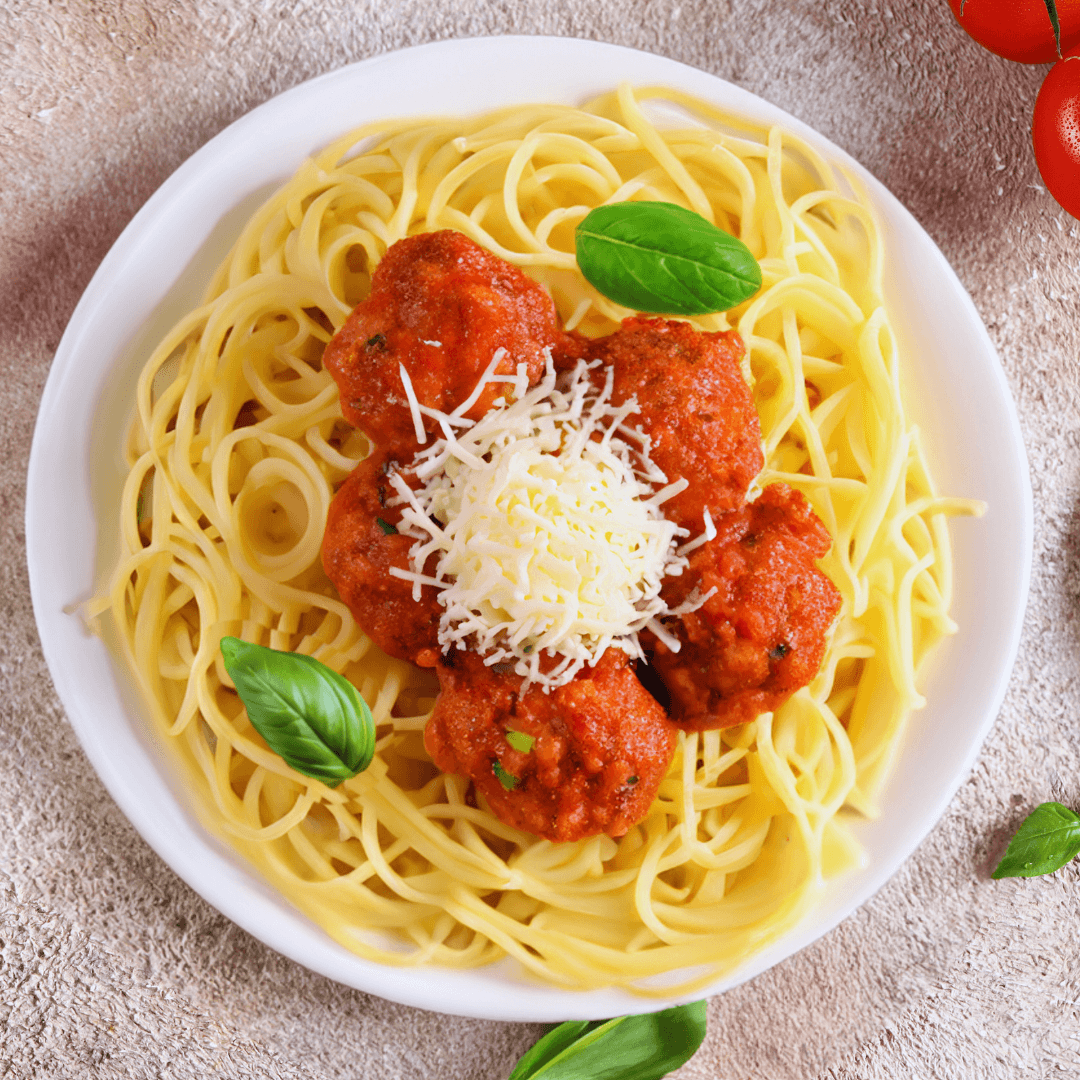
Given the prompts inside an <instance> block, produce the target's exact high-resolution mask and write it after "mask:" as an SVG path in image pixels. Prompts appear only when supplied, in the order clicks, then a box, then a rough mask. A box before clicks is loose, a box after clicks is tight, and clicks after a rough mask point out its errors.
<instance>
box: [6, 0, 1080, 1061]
mask: <svg viewBox="0 0 1080 1080" xmlns="http://www.w3.org/2000/svg"><path fill="white" fill-rule="evenodd" d="M501 33H519V34H553V35H563V36H571V37H590V38H597V39H601V40H605V41H611V42H615V43H617V44H622V45H628V46H633V47H637V48H642V49H646V50H649V51H652V52H658V53H662V54H665V55H668V56H671V57H673V58H675V59H678V60H681V61H684V62H686V63H689V64H693V65H695V66H697V67H701V68H703V69H705V70H707V71H711V72H713V73H715V74H717V75H719V76H721V77H723V78H726V79H728V80H730V81H732V82H735V83H737V84H738V85H740V86H742V87H745V88H746V89H747V90H750V91H752V92H754V93H756V94H759V95H761V96H762V97H764V98H766V99H768V100H769V101H772V102H774V103H775V104H777V105H779V106H780V107H782V108H784V109H787V110H788V111H789V112H791V113H793V114H794V115H796V116H798V117H799V118H800V119H802V120H804V121H806V122H807V123H808V124H810V125H811V126H813V127H815V128H816V129H817V130H819V131H820V132H822V133H823V134H824V135H826V136H827V137H829V138H830V139H832V140H834V141H835V142H836V143H838V144H839V145H840V146H842V147H843V148H844V149H846V150H848V151H849V152H850V153H851V154H853V155H854V157H856V158H857V159H859V160H860V161H861V162H862V163H863V164H864V165H866V166H867V167H868V168H869V169H870V170H871V171H872V172H874V173H875V174H876V175H877V176H878V177H879V178H880V179H881V180H882V181H883V182H884V183H885V184H886V185H887V186H888V187H889V188H891V189H892V191H893V192H895V194H896V195H897V196H898V197H899V198H900V199H901V201H902V202H904V203H905V204H906V205H907V206H908V207H909V208H910V209H911V211H912V212H913V213H914V214H915V216H916V217H917V218H918V219H919V221H920V222H921V223H922V224H923V226H924V227H925V228H926V229H927V231H928V232H929V233H930V235H931V236H932V237H933V238H934V240H935V241H936V242H937V243H938V245H939V246H940V247H941V248H942V250H943V251H944V253H945V255H946V257H947V258H948V259H949V261H950V262H951V263H952V265H953V266H954V267H955V268H956V271H957V273H958V274H959V276H960V278H961V280H962V281H963V283H964V285H965V286H966V287H967V289H968V290H969V291H970V293H971V295H972V297H973V298H974V300H975V303H976V306H977V307H978V309H979V311H980V312H981V314H982V317H983V319H984V320H985V322H986V325H987V327H988V328H989V331H990V334H991V337H992V338H993V340H994V342H995V344H996V346H997V348H998V351H999V353H1000V355H1001V360H1002V363H1003V365H1004V367H1005V370H1006V373H1007V375H1008V379H1009V382H1010V385H1011V387H1012V391H1013V394H1014V397H1015V400H1016V402H1017V406H1018V409H1019V414H1020V421H1021V426H1022V429H1023V433H1024V438H1025V441H1026V445H1027V451H1028V455H1029V458H1030V464H1031V477H1032V484H1033V488H1034V496H1035V552H1034V572H1033V578H1032V592H1031V599H1030V603H1029V607H1028V611H1027V616H1026V621H1025V627H1024V636H1023V641H1022V645H1021V651H1020V656H1019V659H1018V661H1017V664H1016V668H1015V670H1014V672H1013V677H1012V682H1011V684H1010V688H1009V692H1008V696H1007V698H1006V701H1005V704H1004V706H1003V708H1002V711H1001V714H1000V716H999V718H998V720H997V723H996V725H995V727H994V729H993V731H992V732H991V734H990V737H989V739H988V740H987V743H986V746H985V747H984V749H983V752H982V754H981V756H980V758H979V760H978V762H977V764H976V766H975V768H974V769H973V771H972V772H971V774H970V776H969V777H968V778H967V780H966V782H965V783H964V784H963V786H962V787H961V790H960V791H959V793H958V794H957V796H956V798H955V799H954V800H953V802H952V804H951V806H950V808H949V810H948V812H947V813H946V815H945V817H944V818H943V819H942V821H941V822H940V824H939V825H938V826H937V828H936V829H935V830H934V831H933V832H932V833H931V835H930V836H929V837H928V839H927V840H926V841H925V842H924V843H923V844H922V846H921V847H920V848H919V850H918V852H917V853H916V854H915V856H913V857H912V858H911V859H910V860H909V861H908V862H907V863H906V864H905V866H904V867H903V868H902V869H901V871H900V872H899V873H898V874H897V875H896V876H895V877H894V878H893V880H892V881H891V882H890V883H889V884H888V885H887V886H886V887H885V888H884V889H882V891H881V892H880V893H879V894H878V895H877V896H876V897H875V898H874V899H873V900H872V901H871V902H870V903H868V904H866V905H865V906H864V907H863V908H862V909H861V910H860V911H859V912H858V913H857V914H856V915H854V916H853V917H852V918H850V919H848V920H847V921H846V922H844V923H843V924H842V925H841V926H840V927H838V928H837V929H836V930H835V931H833V932H832V933H831V934H829V935H827V936H826V937H825V938H824V939H822V940H821V941H820V942H818V943H817V944H816V945H814V946H812V947H811V948H809V949H806V950H804V951H803V952H802V953H800V954H799V955H797V956H795V957H793V958H792V959H790V960H788V961H786V962H785V963H783V964H781V965H779V966H777V967H776V968H774V969H772V970H771V971H769V972H767V973H766V974H765V975H762V976H760V977H759V978H757V979H755V980H753V981H752V982H751V983H749V984H747V985H745V986H743V987H740V988H738V989H737V990H734V991H732V992H730V993H728V994H725V995H723V996H721V997H719V998H716V999H714V1000H713V1002H712V1003H711V1013H710V1018H711V1023H710V1034H709V1037H708V1039H707V1041H706V1043H705V1045H704V1046H703V1048H702V1050H701V1051H700V1053H699V1054H698V1055H697V1056H696V1057H695V1058H694V1059H693V1060H692V1061H691V1062H690V1063H689V1064H688V1065H686V1066H685V1067H684V1068H683V1069H682V1070H681V1071H680V1073H679V1075H680V1076H681V1077H701V1078H704V1077H710V1078H716V1080H744V1078H746V1077H753V1078H754V1080H814V1078H821V1080H824V1078H826V1077H828V1078H831V1080H856V1078H858V1080H879V1078H880V1080H886V1078H887V1080H901V1078H903V1080H907V1078H909V1077H914V1076H918V1077H938V1076H941V1077H949V1078H950V1080H955V1078H967V1077H971V1078H976V1077H977V1078H980V1080H981V1078H987V1077H994V1078H997V1077H1001V1078H1003V1080H1004V1078H1009V1080H1012V1078H1014V1077H1021V1076H1022V1077H1028V1076H1030V1077H1039V1078H1043V1077H1075V1076H1080V1041H1078V1037H1080V1036H1078V1033H1080V954H1078V952H1077V950H1076V947H1075V942H1076V941H1077V940H1080V890H1078V884H1080V871H1078V869H1077V866H1076V864H1073V865H1072V866H1071V867H1069V868H1067V869H1066V870H1064V871H1061V872H1059V873H1058V874H1056V875H1054V876H1053V877H1049V878H1041V879H1031V880H1026V881H1024V880H1015V881H1004V882H992V881H990V879H989V870H990V868H991V866H992V865H993V862H994V860H995V857H996V855H997V854H999V853H1000V851H1001V850H1002V847H1003V844H1004V842H1005V839H1006V838H1007V836H1008V835H1010V834H1011V832H1012V831H1013V830H1014V829H1015V827H1016V826H1017V825H1018V824H1019V822H1020V820H1022V818H1023V816H1024V815H1025V813H1026V812H1027V811H1029V810H1030V809H1031V808H1032V807H1033V806H1035V805H1036V804H1038V803H1039V802H1042V801H1044V800H1046V799H1049V798H1058V799H1060V800H1061V801H1063V802H1066V803H1068V804H1070V805H1072V806H1074V807H1076V806H1077V805H1080V769H1078V762H1080V725H1078V723H1077V717H1080V678H1078V675H1080V620H1078V619H1077V618H1076V613H1077V602H1078V594H1080V538H1078V529H1080V519H1078V505H1080V376H1078V372H1080V355H1078V354H1080V348H1078V343H1080V333H1078V328H1080V223H1078V222H1076V221H1074V220H1073V219H1072V218H1070V217H1069V216H1068V215H1066V214H1065V213H1064V211H1062V210H1060V208H1059V207H1058V206H1057V205H1056V204H1055V203H1054V202H1053V200H1052V199H1051V198H1050V197H1049V196H1048V195H1047V194H1046V192H1045V190H1044V189H1043V187H1042V185H1041V184H1040V183H1039V176H1038V173H1037V170H1036V168H1035V164H1034V161H1033V158H1032V154H1031V148H1030V117H1031V111H1032V107H1033V105H1034V101H1035V96H1036V93H1037V92H1038V87H1039V84H1040V81H1041V78H1042V76H1043V72H1044V70H1045V69H1044V68H1039V67H1024V66H1021V65H1016V64H1010V63H1008V62H1006V61H1004V60H1000V59H998V58H997V57H994V56H992V55H990V54H989V53H987V52H985V51H983V50H982V49H980V48H979V47H978V46H976V45H975V44H974V43H973V42H971V41H970V40H969V39H968V38H967V37H966V35H964V34H963V33H962V32H961V31H960V30H959V29H958V28H957V27H956V25H955V23H954V22H953V19H952V16H951V14H950V13H949V10H948V5H947V3H946V2H945V0H910V2H908V3H905V4H901V3H890V2H889V0H849V2H846V3H841V2H839V0H783V2H780V0H773V2H771V3H770V2H768V0H713V2H709V3H701V2H698V0H682V2H681V3H680V2H679V0H662V2H661V0H604V2H601V0H574V2H571V0H519V2H518V3H515V4H507V3H504V2H501V0H457V2H456V3H453V4H445V5H434V4H428V3H423V2H421V0H355V2H351V3H350V2H346V0H322V2H306V0H297V2H293V3H287V2H285V0H263V2H260V3H249V2H247V0H178V2H173V3H170V2H168V0H100V2H98V3H96V4H93V5H83V4H57V3H49V2H47V0H14V3H12V4H8V5H7V6H6V8H5V10H4V11H2V12H0V163H2V165H3V169H2V171H0V342H2V343H3V347H2V349H0V369H2V371H3V378H2V380H0V442H2V445H3V446H4V447H5V448H6V451H7V452H6V453H5V455H4V457H3V459H2V460H0V1075H5V1076H12V1077H16V1078H23V1077H26V1078H30V1077H34V1078H43V1077H82V1076H95V1077H107V1078H108V1077H118V1078H120V1077H122V1078H129V1077H144V1076H145V1077H157V1076H168V1077H170V1078H174V1077H175V1078H186V1077H202V1076H207V1075H215V1076H221V1077H227V1078H230V1080H231V1078H234V1077H236V1078H239V1077H249V1076H250V1077H289V1078H293V1077H297V1078H300V1077H303V1078H318V1080H331V1078H334V1080H336V1078H344V1077H354V1076H364V1077H366V1078H370V1080H380V1078H383V1077H385V1078H398V1077H416V1078H427V1077H434V1076H439V1077H443V1078H458V1077H460V1078H462V1080H466V1078H467V1080H503V1078H504V1077H505V1076H506V1075H507V1074H508V1073H509V1071H510V1068H511V1066H512V1063H513V1062H514V1061H515V1060H516V1058H517V1056H518V1055H519V1054H520V1053H521V1052H522V1051H523V1050H524V1049H525V1048H526V1047H527V1046H528V1045H529V1044H530V1043H531V1041H532V1040H533V1039H534V1038H535V1037H536V1034H537V1031H538V1029H537V1028H535V1027H532V1026H529V1025H510V1024H496V1023H488V1022H483V1021H475V1020H464V1019H457V1018H449V1017H443V1016H438V1015H435V1014H432V1013H426V1012H422V1011H419V1010H415V1009H410V1008H406V1007H404V1006H399V1005H395V1004H392V1003H389V1002H386V1001H382V1000H380V999H377V998H374V997H371V996H368V995H366V994H363V993H360V992H357V991H354V990H350V989H347V988H345V987H342V986H338V985H336V984H334V983H332V982H330V981H328V980H327V979H325V978H322V977H321V976H317V975H313V974H311V973H310V972H308V971H306V970H304V969H303V968H300V967H298V966H297V965H295V964H293V963H292V962H291V961H288V960H286V959H284V958H282V957H280V956H278V955H277V954H275V953H273V952H271V951H270V950H269V949H267V948H266V947H264V946H263V945H261V944H260V943H259V942H257V941H255V940H254V939H252V938H251V937H249V936H248V935H247V934H246V933H244V932H243V931H242V930H240V929H238V928H237V927H236V926H234V925H232V924H231V923H229V922H228V921H227V920H225V919H224V918H223V917H222V916H220V915H219V914H218V913H217V912H216V911H214V910H213V909H212V908H210V907H209V906H208V905H207V904H206V903H204V902H203V901H202V900H201V899H200V898H199V897H198V896H197V895H195V893H193V892H192V891H191V890H190V889H189V888H188V887H187V886H186V885H185V884H183V883H182V882H181V881H179V880H178V879H177V878H176V877H175V875H174V874H173V873H172V872H171V871H170V870H169V869H168V868H167V867H166V866H165V865H164V864H163V863H162V862H161V861H160V859H158V858H157V856H156V855H155V854H154V853H153V852H152V851H151V850H150V849H149V848H148V847H147V846H146V845H145V844H144V843H143V841H142V840H141V839H140V838H139V836H138V835H137V834H136V833H135V832H134V830H133V829H132V827H131V826H130V825H129V824H128V823H127V821H126V820H125V819H124V817H123V816H122V815H121V813H120V811H119V810H118V809H117V807H116V806H115V805H114V804H113V802H112V800H111V799H110V798H109V797H108V795H107V794H106V792H105V791H104V789H103V788H102V786H101V784H100V783H99V781H98V780H97V778H96V776H95V775H94V773H93V771H92V769H91V768H90V766H89V764H88V762H87V760H86V758H85V756H84V755H83V753H82V750H81V749H80V747H79V745H78V742H77V740H76V739H75V736H74V734H73V733H72V731H71V729H70V728H69V727H68V725H67V723H66V721H65V718H64V714H63V710H62V708H61V706H60V704H59V702H58V700H57V698H56V695H55V693H54V691H53V688H52V684H51V682H50V679H49V675H48V672H47V670H46V668H45V664H44V661H43V659H42V654H41V648H40V645H39V642H38V638H37V632H36V629H35V625H34V619H33V614H32V611H31V605H30V595H29V587H28V583H27V571H26V555H25V538H24V532H23V515H24V503H25V500H24V493H25V476H26V467H27V458H28V454H29V449H30V440H31V434H32V430H33V425H34V418H35V415H36V411H37V406H38V402H39V400H40V397H41V393H42V388H43V386H44V383H45V378H46V376H47V374H48V370H49V364H50V362H51V360H52V357H53V354H54V352H55V350H56V347H57V344H58V342H59V340H60V336H61V334H62V332H63V329H64V326H65V324H66V322H67V320H68V318H69V317H70V315H71V313H72V311H73V310H74V307H75V304H76V302H77V301H78V298H79V295H80V294H81V292H82V290H83V288H85V286H86V284H87V283H88V281H89V280H90V277H91V275H92V274H93V272H94V270H95V268H96V267H97V265H98V263H99V262H100V260H101V259H102V257H103V256H104V255H105V253H106V251H107V250H108V249H109V246H110V245H111V244H112V243H113V241H114V240H115V239H116V237H117V236H118V235H119V233H120V232H121V230H122V229H123V228H124V226H125V225H126V224H127V222H128V221H129V220H130V219H131V217H132V216H133V214H134V213H135V212H136V210H137V209H138V208H139V207H140V206H141V205H142V204H143V202H144V201H145V200H146V199H147V198H148V197H149V196H150V194H151V193H152V192H153V191H154V190H155V188H156V187H157V186H158V185H159V184H160V183H161V182H162V181H163V180H164V179H165V178H166V177H167V176H168V175H169V174H170V173H171V172H172V171H173V170H174V169H175V168H176V167H177V166H178V165H179V164H180V163H181V162H182V161H184V159H185V158H187V157H188V156H189V155H190V154H191V153H192V152H193V151H194V150H196V149H197V148H198V147H199V146H201V145H202V144H203V143H204V142H206V140H207V139H209V138H210V137H211V136H213V135H214V134H216V133H217V132H218V131H220V130H221V129H222V128H223V127H225V126H226V125H227V124H229V123H230V122H231V121H233V120H235V119H236V118H237V117H239V116H242V115H243V114H244V113H245V112H247V111H248V110H249V109H251V108H252V107H253V106H255V105H257V104H259V103H260V102H262V101H265V100H266V99H267V98H269V97H271V96H273V95H274V94H276V93H278V92H280V91H282V90H284V89H287V88H288V87H290V86H294V85H296V84H297V83H299V82H301V81H303V80H304V79H307V78H310V77H312V76H315V75H318V74H321V73H323V72H325V71H329V70H332V69H334V68H336V67H339V66H341V65H342V64H346V63H350V62H352V61H355V60H360V59H363V58H365V57H369V56H373V55H377V54H379V53H382V52H386V51H389V50H392V49H397V48H401V47H403V46H407V45H414V44H419V43H421V42H426V41H434V40H439V39H445V38H453V37H468V36H477V35H483V34H501Z"/></svg>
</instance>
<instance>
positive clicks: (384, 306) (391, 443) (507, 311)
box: [323, 230, 581, 458]
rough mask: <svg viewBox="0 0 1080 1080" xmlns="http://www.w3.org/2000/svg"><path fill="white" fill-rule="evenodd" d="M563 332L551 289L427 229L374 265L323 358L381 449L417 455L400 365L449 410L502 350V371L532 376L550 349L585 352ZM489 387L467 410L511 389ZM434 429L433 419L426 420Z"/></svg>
mask: <svg viewBox="0 0 1080 1080" xmlns="http://www.w3.org/2000/svg"><path fill="white" fill-rule="evenodd" d="M577 342H578V339H577V338H575V337H574V336H573V335H569V334H566V333H565V332H564V331H563V329H562V326H561V325H560V323H559V318H558V315H557V314H556V313H555V306H554V304H553V303H552V302H551V298H550V297H549V296H548V294H547V293H546V292H545V291H544V290H543V289H542V288H541V287H540V286H539V285H538V284H536V282H534V281H532V280H531V279H530V278H528V277H526V276H525V274H523V273H522V272H521V271H520V270H518V269H517V267H515V266H512V265H511V264H510V263H508V262H506V261H505V260H504V259H500V258H499V257H498V256H496V255H492V254H491V253H490V252H488V251H485V250H484V249H483V248H482V247H480V246H479V245H478V244H475V243H473V241H472V240H470V239H469V238H468V237H467V236H465V235H463V234H462V233H459V232H453V231H450V230H446V231H443V232H434V233H421V234H420V235H418V236H410V237H407V238H406V239H404V240H399V241H398V242H397V243H396V244H393V245H392V246H391V247H390V248H389V249H388V250H387V252H386V255H385V256H384V257H383V259H382V262H380V263H379V265H378V267H376V269H375V273H374V275H373V277H372V282H371V294H370V295H369V296H368V298H367V299H366V300H364V301H362V302H361V303H360V304H358V305H357V306H356V308H355V309H354V310H353V313H352V314H351V315H350V316H349V318H348V320H347V321H346V322H345V325H344V326H342V328H341V329H340V330H339V331H338V332H337V334H335V335H334V337H333V339H332V340H331V341H330V344H329V345H327V347H326V352H325V354H324V356H323V363H324V365H325V366H326V369H327V370H328V371H329V372H330V374H331V375H332V376H333V377H334V379H335V380H336V382H337V384H338V389H339V391H340V394H341V411H342V412H343V413H344V415H345V418H346V419H347V420H348V421H349V423H351V424H353V425H355V426H356V427H358V428H360V429H361V430H362V431H363V432H364V433H365V434H366V435H367V436H368V437H369V438H370V439H371V440H372V441H373V442H375V444H376V445H377V446H379V447H380V448H381V449H383V450H386V451H389V452H391V453H394V454H397V455H398V456H399V457H402V458H405V457H411V455H412V454H413V453H415V451H416V450H417V447H418V444H417V441H416V434H415V429H414V427H413V421H412V415H411V413H410V411H409V404H408V399H407V398H406V396H405V387H404V385H403V383H402V379H401V375H400V372H399V370H398V368H399V365H404V367H405V370H406V372H408V375H409V380H410V381H411V382H412V385H413V389H414V390H415V392H416V397H417V400H418V401H419V402H420V404H421V405H426V406H428V407H430V408H433V409H439V410H441V411H442V412H452V411H453V410H454V409H455V408H456V407H457V406H458V405H460V404H461V403H462V402H463V401H465V400H466V399H467V398H468V397H469V395H470V394H471V393H472V392H473V390H474V389H475V387H476V384H477V382H478V381H479V378H480V376H481V375H482V374H483V373H484V371H485V370H486V369H487V367H488V365H489V364H490V363H491V360H492V358H493V356H494V355H495V353H496V351H497V350H499V349H505V350H506V355H505V356H504V357H503V358H502V360H501V361H500V362H499V365H498V367H497V368H496V372H497V373H498V374H501V375H510V374H513V373H514V372H515V370H516V368H517V365H518V364H519V363H524V364H525V365H526V366H527V369H528V375H529V381H530V383H535V382H536V381H537V380H538V379H539V378H540V376H541V374H542V373H543V370H544V349H545V348H548V347H551V348H553V349H555V350H558V351H560V352H561V353H567V351H569V353H577V352H580V351H581V346H580V345H579V344H578V343H577ZM505 390H506V385H505V384H500V383H496V384H494V385H492V386H488V387H486V388H485V389H484V392H483V393H482V394H481V395H480V398H479V400H478V401H477V402H476V403H475V404H474V405H473V407H472V408H471V409H470V410H469V412H468V413H467V415H468V417H469V418H470V419H478V418H479V417H481V416H483V415H484V413H485V412H487V410H488V409H489V408H490V407H491V404H492V402H494V401H495V399H496V398H497V397H499V396H500V395H502V394H503V393H505ZM424 425H425V427H426V429H427V431H428V432H436V431H438V425H437V423H436V422H435V421H434V420H433V419H431V418H430V417H425V418H424Z"/></svg>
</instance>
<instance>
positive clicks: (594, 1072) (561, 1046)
mask: <svg viewBox="0 0 1080 1080" xmlns="http://www.w3.org/2000/svg"><path fill="white" fill-rule="evenodd" d="M704 1038H705V1002H704V1001H695V1002H692V1003H691V1004H689V1005H678V1006H676V1007H675V1008H673V1009H664V1011H663V1012H656V1013H645V1014H644V1015H642V1016H620V1017H618V1018H617V1019H615V1020H596V1021H589V1020H571V1021H569V1022H568V1023H565V1024H560V1025H559V1026H558V1027H556V1028H553V1029H552V1030H551V1031H549V1032H548V1033H547V1034H546V1035H545V1036H544V1037H543V1038H542V1039H540V1041H539V1042H537V1043H536V1044H535V1045H534V1046H533V1047H532V1049H531V1050H529V1051H528V1052H527V1053H526V1054H525V1056H524V1057H522V1059H521V1060H520V1061H519V1062H518V1063H517V1067H516V1068H515V1069H514V1071H513V1072H512V1073H511V1074H510V1077H509V1080H533V1077H536V1078H537V1080H660V1078H661V1077H663V1076H667V1074H668V1073H670V1072H673V1071H674V1070H675V1069H677V1068H678V1067H679V1066H680V1065H682V1064H684V1063H685V1062H687V1061H689V1060H690V1058H692V1057H693V1056H694V1053H695V1052H696V1051H697V1048H698V1047H699V1046H700V1045H701V1041H702V1039H704Z"/></svg>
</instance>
